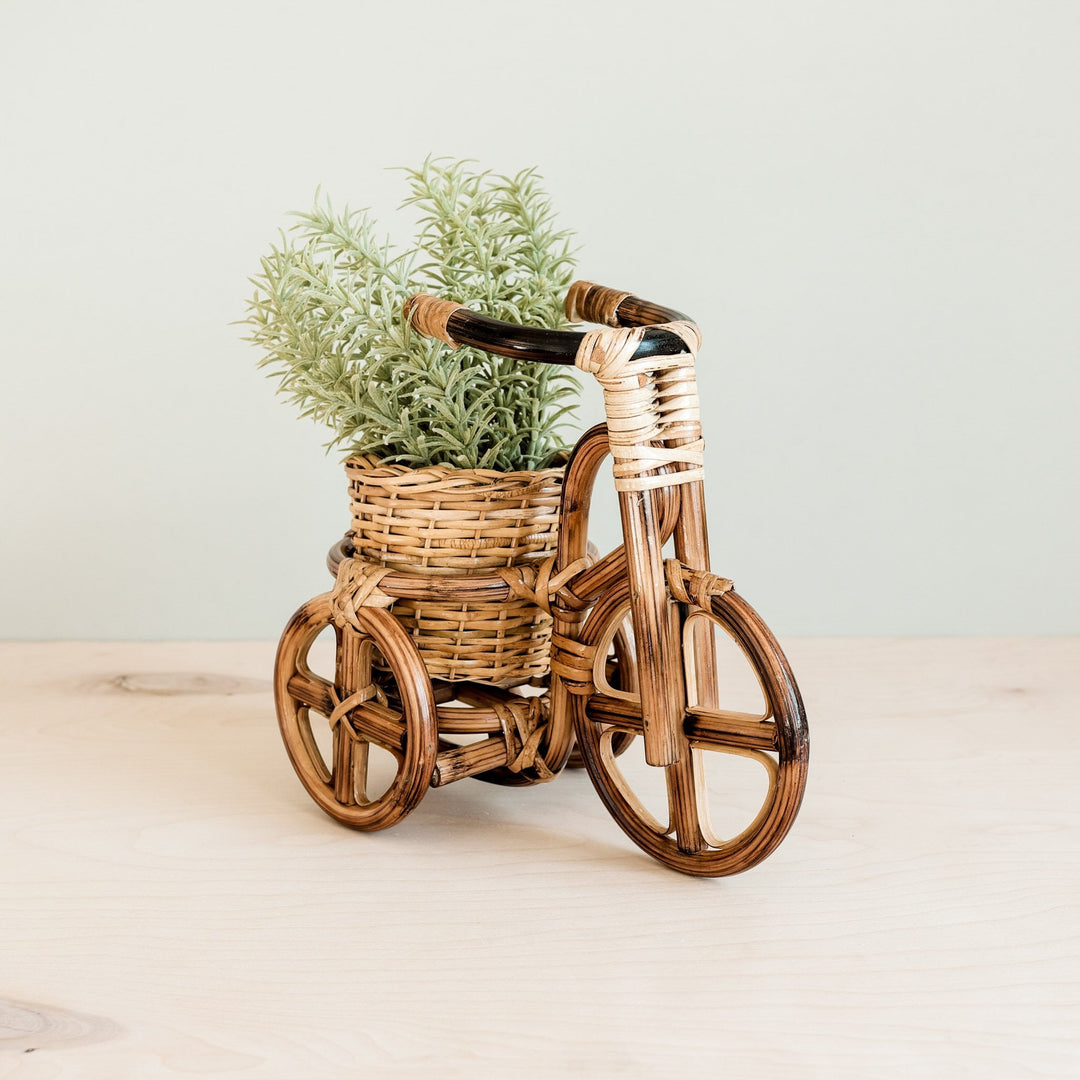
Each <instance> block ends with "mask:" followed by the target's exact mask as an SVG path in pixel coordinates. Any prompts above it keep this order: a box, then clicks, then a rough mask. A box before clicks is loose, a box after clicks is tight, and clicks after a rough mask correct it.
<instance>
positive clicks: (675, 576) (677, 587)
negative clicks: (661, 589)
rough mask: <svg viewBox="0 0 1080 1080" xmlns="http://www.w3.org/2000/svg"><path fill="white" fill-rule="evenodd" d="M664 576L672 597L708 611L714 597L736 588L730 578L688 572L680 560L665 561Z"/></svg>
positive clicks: (706, 573) (694, 571)
mask: <svg viewBox="0 0 1080 1080" xmlns="http://www.w3.org/2000/svg"><path fill="white" fill-rule="evenodd" d="M664 576H665V577H666V578H667V584H668V589H670V590H671V595H672V596H673V597H675V599H676V600H678V601H679V603H680V604H694V605H696V606H697V607H699V608H704V609H706V610H708V609H709V607H710V606H711V605H712V601H713V598H714V597H717V596H723V595H724V593H729V592H731V590H732V589H734V588H735V583H734V582H733V581H731V579H730V578H725V577H720V576H719V575H717V574H710V573H709V572H708V571H707V570H688V569H687V568H686V567H685V566H683V564H682V563H681V562H679V560H678V559H665V560H664Z"/></svg>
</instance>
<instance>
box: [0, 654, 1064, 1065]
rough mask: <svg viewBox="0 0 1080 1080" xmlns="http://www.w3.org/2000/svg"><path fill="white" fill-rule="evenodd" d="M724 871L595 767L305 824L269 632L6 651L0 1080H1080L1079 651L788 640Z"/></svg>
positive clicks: (2, 669) (307, 809)
mask: <svg viewBox="0 0 1080 1080" xmlns="http://www.w3.org/2000/svg"><path fill="white" fill-rule="evenodd" d="M784 644H785V648H786V649H787V652H788V655H789V657H790V659H791V661H792V664H793V666H794V668H795V671H796V673H797V675H798V677H799V681H800V685H801V687H802V690H803V693H804V697H805V699H806V703H807V710H808V714H809V717H810V730H811V765H810V781H809V786H808V789H807V795H806V800H805V803H804V805H803V809H802V813H801V815H800V817H799V819H798V820H797V822H796V823H795V826H794V828H793V830H792V832H791V834H790V835H789V836H788V838H787V839H786V840H785V842H784V843H783V844H782V845H781V846H780V848H779V849H778V850H777V851H776V853H775V854H774V855H772V856H771V857H770V858H769V859H768V860H767V861H766V862H765V863H763V864H762V865H761V866H759V867H758V868H756V869H754V870H752V871H750V872H748V873H746V874H743V875H740V876H738V877H733V878H726V879H717V880H700V879H692V878H688V877H684V876H681V875H680V874H677V873H675V872H673V871H671V870H668V869H665V868H664V867H662V866H660V865H658V864H655V863H653V862H652V861H651V860H650V859H648V858H647V857H646V856H645V855H643V854H642V853H641V852H640V851H639V850H638V849H637V848H636V847H634V846H633V845H632V844H631V842H630V841H629V840H627V839H626V838H625V837H624V836H623V834H622V833H621V832H620V831H619V829H618V828H617V827H616V825H615V824H614V822H613V821H612V820H611V819H610V818H609V817H608V816H607V814H606V812H605V810H604V808H603V806H602V804H601V802H600V800H599V799H598V798H597V797H596V795H595V794H594V792H593V790H592V787H591V785H590V783H589V780H588V778H587V777H586V776H585V775H584V774H583V773H581V772H566V773H564V774H562V775H561V776H559V777H557V778H556V779H555V780H554V781H553V782H552V783H550V784H545V785H540V786H537V787H534V788H516V789H515V788H499V787H494V786H491V785H487V784H482V783H478V782H476V781H472V780H465V781H462V782H461V783H459V784H456V785H453V786H451V787H449V788H446V789H442V790H436V791H432V792H430V793H429V794H428V795H427V797H426V798H425V799H424V801H423V802H422V803H421V804H420V806H419V808H418V809H417V810H416V811H415V812H414V813H413V814H412V815H411V816H410V817H409V818H408V819H407V820H405V821H404V822H402V823H401V824H400V825H399V826H397V827H396V828H394V829H391V830H389V831H387V832H385V833H380V834H362V833H355V832H351V831H349V830H347V829H345V828H342V827H341V826H339V825H337V824H335V823H334V822H332V821H331V820H330V819H329V818H327V817H325V816H324V815H323V814H322V813H321V812H320V811H319V810H318V808H317V807H316V806H315V805H314V804H313V803H312V802H311V801H310V800H309V799H308V797H307V795H306V794H305V792H304V791H303V789H302V788H301V786H300V784H299V783H298V781H297V780H296V777H295V775H294V774H293V772H292V769H291V767H290V765H289V762H288V760H287V758H286V756H285V753H284V750H283V748H282V745H281V742H280V739H279V737H278V732H277V728H276V724H275V720H274V707H273V701H272V696H271V693H270V671H271V667H272V661H273V645H271V644H266V643H255V644H252V643H243V644H237V643H215V644H203V643H186V644H92V643H79V644H56V643H43V644H21V643H9V644H5V645H0V708H2V712H0V734H2V742H0V806H2V816H0V892H2V912H3V920H2V923H0V1077H3V1078H5V1080H7V1078H11V1080H47V1078H53V1077H61V1078H68V1077H71V1078H74V1077H79V1078H83V1077H103V1078H104V1077H108V1078H110V1080H122V1078H126V1077H138V1078H155V1077H180V1076H191V1075H196V1074H198V1075H207V1076H225V1077H238V1078H240V1077H243V1078H251V1080H258V1078H281V1080H293V1078H296V1080H310V1078H319V1077H330V1076H335V1077H354V1076H355V1077H360V1076H379V1077H399V1076H400V1077H412V1076H432V1077H435V1076H438V1077H456V1076H468V1077H489V1076H490V1077H527V1076H528V1077H531V1076H554V1075H569V1076H588V1077H607V1076H619V1077H675V1076H691V1077H697V1076H702V1077H713V1076H724V1077H756V1076H763V1077H774V1076H800V1077H802V1076H811V1077H828V1078H830V1080H837V1078H843V1077H857V1078H860V1080H864V1078H867V1077H892V1076H903V1077H911V1076H926V1077H960V1076H979V1077H982V1076H994V1077H1008V1078H1012V1077H1022V1076H1053V1077H1065V1076H1080V904H1078V886H1080V787H1078V783H1077V773H1078V767H1080V733H1078V732H1080V639H1038V640H1036V639H1011V640H1004V639H993V640H962V639H952V640H906V639H905V640H884V639H873V640H794V641H786V642H785V643H784Z"/></svg>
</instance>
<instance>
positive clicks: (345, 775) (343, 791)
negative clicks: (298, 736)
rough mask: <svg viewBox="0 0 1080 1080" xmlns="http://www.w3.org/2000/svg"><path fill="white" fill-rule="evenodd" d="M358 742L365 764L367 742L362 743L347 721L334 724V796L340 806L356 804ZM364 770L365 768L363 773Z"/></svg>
mask: <svg viewBox="0 0 1080 1080" xmlns="http://www.w3.org/2000/svg"><path fill="white" fill-rule="evenodd" d="M358 743H360V744H361V745H362V746H363V749H362V751H361V752H360V753H361V755H362V756H363V757H364V759H365V762H364V764H365V766H366V764H367V762H366V758H367V743H363V742H361V741H360V740H358V739H357V738H356V737H355V735H354V733H353V731H352V729H351V728H349V725H348V723H347V722H345V721H343V720H339V721H338V722H337V723H336V724H335V725H334V768H333V778H334V798H335V799H337V801H338V802H339V803H340V804H341V805H342V806H355V805H356V801H357V798H356V775H355V766H356V764H357V762H356V760H355V758H354V753H355V751H356V749H357V744H358ZM366 771H367V770H366V768H365V773H366Z"/></svg>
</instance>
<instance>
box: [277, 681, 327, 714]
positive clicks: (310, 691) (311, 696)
mask: <svg viewBox="0 0 1080 1080" xmlns="http://www.w3.org/2000/svg"><path fill="white" fill-rule="evenodd" d="M288 691H289V695H290V696H291V697H292V699H293V701H295V702H297V703H298V704H300V705H306V706H307V707H308V708H310V709H314V710H315V711H316V712H318V713H322V714H323V716H329V715H330V714H331V713H332V712H333V711H334V708H335V706H336V705H337V702H336V701H335V699H334V685H333V683H329V682H327V681H326V680H325V679H320V678H319V676H318V675H315V674H313V673H312V672H310V671H298V672H297V673H296V674H295V675H293V676H292V677H291V678H290V679H289V683H288Z"/></svg>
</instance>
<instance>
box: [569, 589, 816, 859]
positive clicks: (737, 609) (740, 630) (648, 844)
mask: <svg viewBox="0 0 1080 1080" xmlns="http://www.w3.org/2000/svg"><path fill="white" fill-rule="evenodd" d="M710 599H711V604H710V607H709V608H708V609H699V608H694V609H692V611H691V613H690V614H689V616H688V617H687V619H686V622H685V623H684V624H683V627H682V633H683V646H684V660H685V672H684V675H685V685H686V686H688V687H691V688H696V687H700V686H704V687H705V694H704V697H706V698H707V697H708V696H709V695H710V694H711V693H714V692H715V691H714V690H710V689H709V685H710V683H709V677H708V676H704V673H703V672H702V671H701V670H700V668H701V664H700V661H699V660H698V658H697V652H698V648H697V647H696V646H697V644H698V643H697V639H698V638H699V636H700V629H701V628H702V627H704V626H706V625H711V626H717V627H719V628H720V629H721V630H722V631H723V632H724V633H725V634H726V635H727V637H728V639H730V641H731V642H732V643H733V644H734V645H735V647H736V650H737V654H738V655H741V657H742V659H743V661H744V662H745V663H746V665H748V666H749V668H750V669H751V670H752V673H753V676H754V678H755V679H756V682H757V685H758V686H759V687H760V690H761V693H762V697H763V700H764V705H765V711H764V713H763V714H762V715H760V716H757V715H753V714H750V713H746V712H742V711H738V710H733V709H727V708H721V707H720V705H721V704H722V701H708V700H706V701H701V700H696V697H695V695H697V696H698V697H700V696H701V694H700V691H699V690H696V689H692V690H691V692H690V693H689V695H688V701H687V712H686V720H685V723H684V729H683V732H682V739H681V748H682V753H681V754H680V761H679V763H678V764H676V765H673V766H669V767H668V768H666V769H664V770H663V771H664V774H665V775H664V777H663V780H664V789H665V790H664V793H665V795H666V800H667V817H668V820H667V821H661V820H659V818H658V816H657V814H654V813H653V812H652V811H651V810H650V809H649V808H648V807H647V806H646V804H645V802H644V800H643V799H642V798H641V797H639V794H638V791H637V790H635V786H634V784H633V783H632V782H631V781H630V780H628V779H627V775H626V771H624V770H623V769H622V768H620V766H619V764H618V763H617V762H616V761H615V754H614V745H615V740H616V739H617V738H618V736H619V735H620V734H621V733H622V732H624V731H627V730H632V729H633V727H634V724H635V723H637V724H638V725H639V726H640V705H639V704H638V705H637V708H638V710H639V712H638V719H637V720H636V721H634V720H633V719H632V718H630V717H628V716H618V715H616V714H617V713H618V709H619V705H618V702H619V701H625V700H626V697H627V695H625V694H622V693H617V694H615V695H613V694H612V688H610V687H606V686H604V685H603V680H602V679H601V678H600V677H597V676H598V675H599V673H594V678H595V682H596V684H597V691H596V693H595V694H594V695H593V696H592V697H591V698H583V697H579V698H578V699H576V700H575V702H574V723H575V730H576V732H577V737H578V745H579V746H580V748H581V753H582V756H583V758H584V759H585V765H586V768H587V769H588V771H589V776H590V778H591V779H592V782H593V784H594V786H595V787H596V790H597V792H598V794H599V795H600V797H601V799H602V800H603V801H604V804H605V805H606V806H607V808H608V810H609V811H610V813H611V814H612V816H613V817H614V818H615V820H616V821H617V823H618V824H619V826H620V827H621V828H622V829H623V831H624V832H626V834H627V835H628V836H629V837H630V838H631V839H632V840H633V841H634V842H635V843H636V844H638V846H639V847H641V848H643V849H644V850H645V851H647V852H648V853H649V854H650V855H652V856H654V857H655V858H657V859H659V860H660V861H661V862H663V863H665V864H666V865H668V866H671V867H673V868H674V869H677V870H680V871H683V872H684V873H689V874H697V875H703V876H720V875H726V874H734V873H739V872H741V871H743V870H747V869H749V868H750V867H751V866H754V865H756V864H757V863H759V862H760V861H761V860H762V859H764V858H765V857H766V856H767V855H769V854H770V853H771V852H772V851H773V850H774V849H775V848H776V846H777V845H778V844H779V843H780V841H781V840H782V839H783V838H784V836H785V835H786V833H787V832H788V830H789V829H790V827H791V824H792V822H793V821H794V819H795V816H796V814H797V813H798V809H799V805H800V803H801V801H802V796H803V791H804V790H805V784H806V769H807V762H808V754H809V746H808V736H807V728H806V716H805V710H804V709H803V705H802V701H801V698H800V696H799V691H798V687H797V686H796V684H795V680H794V676H793V675H792V673H791V669H790V666H789V665H788V663H787V660H786V658H785V657H784V655H783V652H782V651H781V649H780V647H779V645H778V644H777V643H776V640H775V638H774V637H773V636H772V634H771V632H770V631H769V630H768V628H767V627H766V626H765V624H764V622H762V620H761V618H760V617H759V616H758V615H757V613H756V612H754V610H753V608H751V607H750V605H749V604H747V603H746V601H745V600H743V599H742V597H740V596H738V595H737V594H736V593H734V592H727V593H718V594H717V595H714V596H712V597H711V598H710ZM629 609H630V595H629V586H628V584H627V583H626V582H623V583H621V584H620V585H618V586H616V587H615V588H613V589H612V590H610V591H609V592H608V593H607V594H605V596H604V597H602V598H601V600H600V602H599V603H598V604H597V605H596V607H595V608H594V610H593V612H592V613H591V614H590V617H589V619H588V620H587V621H586V624H585V626H584V628H583V630H582V641H583V642H584V643H585V644H586V645H588V646H590V647H594V648H595V649H596V652H597V654H598V655H602V654H603V652H604V650H606V648H607V647H608V643H609V642H610V640H611V639H612V636H613V635H614V633H615V632H616V630H617V628H618V626H619V625H620V623H621V621H622V620H623V619H624V618H625V615H626V612H628V611H629ZM704 651H705V653H706V657H708V656H709V655H710V652H709V650H704ZM703 676H704V677H703ZM613 702H614V704H613ZM605 711H606V715H605ZM713 754H722V755H732V756H736V757H743V758H750V759H751V760H753V761H755V762H757V763H758V764H759V765H760V766H762V767H763V768H764V770H765V775H766V781H767V790H766V793H765V796H764V798H763V799H762V801H761V805H760V809H758V810H757V812H756V813H754V812H753V811H751V813H749V814H747V815H746V817H747V818H748V819H749V820H748V823H747V824H746V825H745V826H744V827H743V828H742V829H740V830H738V831H736V832H734V833H733V834H732V835H729V836H726V837H722V836H719V835H717V832H716V831H715V830H714V829H713V827H712V825H711V823H710V814H709V805H708V804H709V792H708V787H707V784H706V782H705V772H706V767H705V766H706V762H707V761H708V760H709V759H710V757H711V755H713ZM632 756H636V755H632ZM729 760H730V759H729Z"/></svg>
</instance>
